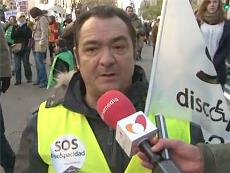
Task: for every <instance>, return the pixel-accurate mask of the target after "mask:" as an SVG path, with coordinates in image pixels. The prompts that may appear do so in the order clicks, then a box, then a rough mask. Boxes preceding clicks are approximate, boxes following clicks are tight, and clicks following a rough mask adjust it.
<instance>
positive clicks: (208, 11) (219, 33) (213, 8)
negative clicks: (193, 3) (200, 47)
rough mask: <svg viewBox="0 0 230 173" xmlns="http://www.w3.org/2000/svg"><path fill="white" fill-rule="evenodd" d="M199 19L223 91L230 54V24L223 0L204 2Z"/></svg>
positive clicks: (198, 15)
mask: <svg viewBox="0 0 230 173" xmlns="http://www.w3.org/2000/svg"><path fill="white" fill-rule="evenodd" d="M197 19H198V23H199V25H200V29H201V32H202V34H203V38H204V40H205V43H206V45H207V48H208V51H209V54H210V57H211V59H212V61H213V64H214V67H215V69H216V72H217V77H218V81H219V82H220V84H221V86H222V89H224V85H225V83H226V78H227V72H226V64H225V60H226V59H227V58H228V56H229V52H230V23H229V22H228V21H227V20H226V18H225V17H224V11H223V7H222V1H221V0H203V2H202V3H201V5H200V7H199V9H198V12H197Z"/></svg>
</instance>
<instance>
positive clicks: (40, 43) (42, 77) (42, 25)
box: [29, 7, 48, 88]
mask: <svg viewBox="0 0 230 173" xmlns="http://www.w3.org/2000/svg"><path fill="white" fill-rule="evenodd" d="M29 13H30V15H31V17H33V18H34V19H35V24H34V26H33V33H32V35H33V39H34V47H33V54H34V58H35V64H36V71H37V80H36V82H35V83H34V85H39V88H46V86H47V82H48V79H47V73H46V65H45V58H46V51H47V47H48V19H47V17H46V16H44V15H43V13H42V11H41V10H40V9H39V8H37V7H33V8H31V9H30V12H29Z"/></svg>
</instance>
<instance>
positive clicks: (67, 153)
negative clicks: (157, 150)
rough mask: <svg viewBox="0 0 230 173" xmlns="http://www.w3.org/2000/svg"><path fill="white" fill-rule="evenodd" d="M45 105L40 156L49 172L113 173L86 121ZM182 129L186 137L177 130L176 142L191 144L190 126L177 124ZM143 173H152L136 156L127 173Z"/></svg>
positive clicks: (41, 115)
mask: <svg viewBox="0 0 230 173" xmlns="http://www.w3.org/2000/svg"><path fill="white" fill-rule="evenodd" d="M45 104H46V103H45V102H44V103H42V104H41V105H40V107H39V111H38V119H37V133H38V153H39V155H40V157H41V158H42V160H43V161H44V162H45V163H46V164H47V165H48V166H49V168H48V172H49V173H57V172H64V171H65V170H67V169H73V167H74V168H75V169H77V170H78V171H77V172H80V173H81V172H82V173H91V172H93V173H110V172H111V170H110V168H109V166H108V164H107V162H106V159H105V157H104V155H103V152H102V151H101V149H100V146H99V144H98V142H97V139H96V137H95V135H94V133H93V131H92V129H91V127H90V125H89V123H88V121H87V119H86V117H85V116H84V115H82V114H79V113H75V112H72V111H70V110H68V109H66V108H64V107H63V106H62V105H59V106H56V107H53V108H45ZM167 123H168V122H167ZM173 123H174V122H173ZM169 124H170V123H169ZM167 125H168V124H167ZM180 125H181V131H182V133H183V134H182V133H178V131H177V130H176V132H175V133H174V134H173V135H176V136H173V138H176V139H181V140H184V141H186V142H188V143H189V141H190V140H189V139H190V129H189V123H187V122H178V121H177V127H178V126H180ZM174 127H175V125H174V126H173V129H170V130H169V131H173V130H174V129H175V128H174ZM178 128H179V127H178ZM170 134H171V133H170ZM187 136H188V137H187ZM73 158H74V159H73ZM71 159H72V160H71ZM121 162H122V160H121ZM140 172H141V173H151V170H149V169H146V168H144V167H143V166H141V164H140V159H139V157H138V156H133V157H132V159H131V161H130V163H129V164H128V167H127V169H126V171H125V173H140Z"/></svg>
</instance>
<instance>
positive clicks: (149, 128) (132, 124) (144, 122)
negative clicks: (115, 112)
mask: <svg viewBox="0 0 230 173" xmlns="http://www.w3.org/2000/svg"><path fill="white" fill-rule="evenodd" d="M156 132H157V128H156V126H155V125H154V124H153V123H152V122H151V121H150V120H149V119H148V117H146V116H145V114H144V113H143V112H142V111H139V112H136V113H134V114H132V115H130V116H128V117H126V118H123V119H121V120H120V121H118V122H117V130H116V140H117V142H118V143H119V144H120V146H121V148H123V150H124V151H125V152H126V154H127V155H128V156H129V157H130V156H132V155H134V154H136V150H135V148H136V147H137V146H138V145H139V143H140V142H141V141H143V140H144V139H146V138H147V139H150V138H153V137H154V136H155V135H156Z"/></svg>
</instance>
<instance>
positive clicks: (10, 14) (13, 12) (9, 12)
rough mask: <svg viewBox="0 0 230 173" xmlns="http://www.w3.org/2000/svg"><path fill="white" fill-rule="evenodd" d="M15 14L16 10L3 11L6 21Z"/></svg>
mask: <svg viewBox="0 0 230 173" xmlns="http://www.w3.org/2000/svg"><path fill="white" fill-rule="evenodd" d="M17 13H18V11H17V10H9V11H5V12H4V15H5V18H6V19H7V20H8V19H9V17H10V16H16V15H17Z"/></svg>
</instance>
